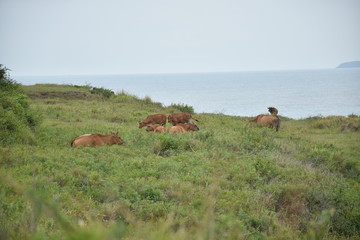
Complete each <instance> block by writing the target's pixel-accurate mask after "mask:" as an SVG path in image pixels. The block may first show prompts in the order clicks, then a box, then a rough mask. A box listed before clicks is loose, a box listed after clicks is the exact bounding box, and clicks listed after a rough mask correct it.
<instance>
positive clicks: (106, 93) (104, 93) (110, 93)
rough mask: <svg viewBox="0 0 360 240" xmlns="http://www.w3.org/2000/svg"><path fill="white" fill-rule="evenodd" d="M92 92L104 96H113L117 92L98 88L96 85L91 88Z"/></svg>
mask: <svg viewBox="0 0 360 240" xmlns="http://www.w3.org/2000/svg"><path fill="white" fill-rule="evenodd" d="M90 92H91V93H92V94H97V95H100V96H102V97H104V98H110V97H112V96H115V93H114V92H113V91H111V90H109V89H105V88H96V87H92V88H90Z"/></svg>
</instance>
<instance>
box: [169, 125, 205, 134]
mask: <svg viewBox="0 0 360 240" xmlns="http://www.w3.org/2000/svg"><path fill="white" fill-rule="evenodd" d="M199 130H200V129H199V127H198V126H196V125H195V124H193V123H189V124H182V123H179V124H177V125H175V126H172V127H170V128H169V130H168V132H170V133H183V132H190V131H199Z"/></svg>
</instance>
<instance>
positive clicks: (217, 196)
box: [0, 85, 360, 240]
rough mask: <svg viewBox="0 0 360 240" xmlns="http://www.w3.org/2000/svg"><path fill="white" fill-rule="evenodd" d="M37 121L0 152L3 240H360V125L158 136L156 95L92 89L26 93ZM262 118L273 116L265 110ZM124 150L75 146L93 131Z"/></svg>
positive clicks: (217, 125) (207, 129)
mask: <svg viewBox="0 0 360 240" xmlns="http://www.w3.org/2000/svg"><path fill="white" fill-rule="evenodd" d="M24 91H25V93H26V94H27V95H28V96H30V97H31V108H32V110H33V111H34V112H37V113H38V114H40V115H41V119H42V122H41V124H40V125H39V126H38V127H37V128H36V129H34V132H33V136H32V137H31V141H29V142H27V143H26V144H24V143H22V144H20V143H19V144H12V145H3V146H0V166H1V170H0V194H1V196H0V199H1V201H0V204H1V207H0V239H84V240H85V239H86V240H88V239H129V240H130V239H154V240H155V239H156V240H157V239H184V240H185V239H359V235H360V232H359V229H360V205H359V199H360V183H359V171H360V166H359V159H360V144H359V143H360V132H358V131H357V132H352V131H348V132H342V131H340V128H341V126H342V125H343V124H346V123H350V122H351V123H354V124H355V125H356V126H359V125H360V117H358V116H349V117H335V116H334V117H326V118H322V117H313V118H308V119H303V120H292V119H287V118H285V117H282V125H281V128H280V131H279V132H275V131H274V130H272V129H268V128H263V127H257V126H254V125H250V124H249V120H250V117H233V116H226V115H216V114H195V116H196V119H198V120H199V123H198V126H199V128H200V131H198V132H189V133H184V134H178V135H174V134H168V133H164V134H156V133H151V132H146V131H145V130H144V129H139V128H138V122H139V121H140V120H142V119H144V118H145V117H146V116H147V115H148V114H154V113H165V114H169V113H172V112H178V111H179V110H178V109H176V108H175V107H176V106H181V105H175V106H174V107H163V106H162V105H161V104H160V103H154V102H152V101H151V99H150V98H146V99H139V98H137V97H135V96H131V95H128V94H126V93H119V94H116V95H113V96H111V94H110V95H104V94H102V92H101V91H100V92H96V91H95V92H94V91H93V92H92V91H91V88H90V87H88V86H85V87H84V86H83V87H80V86H63V85H34V86H27V87H24ZM264 110H266V109H264ZM96 132H97V133H103V134H109V133H110V132H119V134H120V135H121V137H122V139H123V140H124V141H125V142H126V143H125V144H124V145H121V146H118V145H116V146H111V147H109V146H103V147H98V148H91V147H87V148H86V147H85V148H83V147H80V148H71V147H70V142H71V140H72V139H74V138H75V137H77V136H79V135H82V134H85V133H96Z"/></svg>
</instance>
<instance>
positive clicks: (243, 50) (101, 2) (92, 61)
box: [0, 0, 360, 75]
mask: <svg viewBox="0 0 360 240" xmlns="http://www.w3.org/2000/svg"><path fill="white" fill-rule="evenodd" d="M0 31H1V36H0V63H2V64H4V65H5V66H7V67H8V68H10V69H11V70H12V72H11V74H12V75H53V74H56V75H57V74H65V75H67V74H122V73H181V72H223V71H254V70H255V71H257V70H289V69H316V68H334V67H336V66H337V65H338V64H340V63H342V62H346V61H354V60H360V1H359V0H271V1H269V0H126V1H125V0H0Z"/></svg>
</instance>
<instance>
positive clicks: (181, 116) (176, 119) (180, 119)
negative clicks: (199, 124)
mask: <svg viewBox="0 0 360 240" xmlns="http://www.w3.org/2000/svg"><path fill="white" fill-rule="evenodd" d="M191 119H192V116H191V114H190V113H187V112H184V113H173V114H170V115H169V116H168V122H169V123H170V124H171V125H173V126H175V125H176V124H179V123H191ZM194 120H195V121H198V120H196V119H194Z"/></svg>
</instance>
